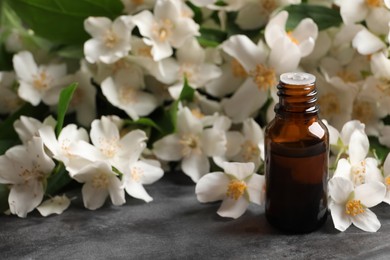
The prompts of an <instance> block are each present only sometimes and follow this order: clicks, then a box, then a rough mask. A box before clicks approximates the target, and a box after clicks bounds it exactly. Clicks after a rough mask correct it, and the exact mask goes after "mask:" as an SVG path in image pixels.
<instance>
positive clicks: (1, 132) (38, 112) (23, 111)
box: [0, 103, 49, 140]
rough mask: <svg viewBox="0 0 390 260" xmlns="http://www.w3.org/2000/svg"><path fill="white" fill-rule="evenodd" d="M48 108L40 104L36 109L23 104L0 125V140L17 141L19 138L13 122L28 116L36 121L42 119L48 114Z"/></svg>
mask: <svg viewBox="0 0 390 260" xmlns="http://www.w3.org/2000/svg"><path fill="white" fill-rule="evenodd" d="M48 112H49V111H48V107H47V106H45V105H43V104H40V105H38V106H36V107H34V106H32V105H31V104H29V103H26V104H24V105H23V106H22V107H21V108H20V109H19V110H18V111H16V112H15V113H13V114H12V115H10V116H9V117H8V118H7V119H6V120H4V121H3V122H2V123H1V124H0V140H3V139H7V140H18V139H19V137H18V135H17V134H16V132H15V129H14V122H15V121H16V120H17V119H19V117H20V116H22V115H24V116H29V117H34V118H38V119H43V118H44V117H45V116H46V115H47V114H48Z"/></svg>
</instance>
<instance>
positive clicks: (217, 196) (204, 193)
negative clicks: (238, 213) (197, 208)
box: [195, 172, 230, 203]
mask: <svg viewBox="0 0 390 260" xmlns="http://www.w3.org/2000/svg"><path fill="white" fill-rule="evenodd" d="M229 181H230V180H229V178H228V177H227V176H226V174H224V173H223V172H212V173H208V174H206V175H204V176H203V177H202V178H200V180H199V181H198V183H197V184H196V187H195V193H196V197H197V199H198V201H199V202H203V203H205V202H213V201H217V200H222V199H223V198H224V197H225V196H226V191H227V187H228V184H229Z"/></svg>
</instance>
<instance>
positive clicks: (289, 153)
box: [265, 73, 329, 233]
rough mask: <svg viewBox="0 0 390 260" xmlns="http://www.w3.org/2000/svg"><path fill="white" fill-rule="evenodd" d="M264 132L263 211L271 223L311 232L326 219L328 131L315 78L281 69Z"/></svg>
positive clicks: (289, 229) (289, 228)
mask: <svg viewBox="0 0 390 260" xmlns="http://www.w3.org/2000/svg"><path fill="white" fill-rule="evenodd" d="M277 88H278V96H279V103H278V104H277V105H276V106H275V113H276V115H275V118H274V119H273V120H272V121H271V122H270V123H269V125H268V126H267V128H266V130H265V177H266V204H265V214H266V217H267V220H268V222H270V223H271V224H272V225H273V226H275V227H277V228H279V229H282V230H284V231H287V232H292V233H305V232H310V231H313V230H315V229H316V228H318V227H319V226H321V224H322V223H324V222H325V220H326V217H327V178H328V156H329V141H328V140H329V135H328V130H327V129H326V126H325V125H324V124H323V123H322V122H321V120H320V119H319V117H318V106H317V104H316V101H317V91H316V87H315V77H314V76H313V75H311V74H308V73H285V74H283V75H281V76H280V82H279V85H278V86H277Z"/></svg>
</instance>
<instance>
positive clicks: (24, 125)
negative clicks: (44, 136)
mask: <svg viewBox="0 0 390 260" xmlns="http://www.w3.org/2000/svg"><path fill="white" fill-rule="evenodd" d="M56 123H57V122H56V121H55V119H54V118H52V117H48V118H46V119H45V120H44V121H43V123H42V122H41V121H39V120H37V119H35V118H33V117H27V116H20V118H19V119H17V120H15V122H14V129H15V131H16V133H17V134H18V136H19V139H20V140H21V141H22V143H23V144H26V143H27V142H28V141H30V140H31V139H32V138H33V137H34V136H35V137H39V129H40V128H42V127H44V126H49V127H51V128H52V129H53V128H54V127H55V125H56Z"/></svg>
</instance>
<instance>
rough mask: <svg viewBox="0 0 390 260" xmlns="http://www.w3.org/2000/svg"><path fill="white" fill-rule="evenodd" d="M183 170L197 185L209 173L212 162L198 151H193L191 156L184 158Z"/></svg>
mask: <svg viewBox="0 0 390 260" xmlns="http://www.w3.org/2000/svg"><path fill="white" fill-rule="evenodd" d="M181 169H182V170H183V172H184V173H185V174H186V175H188V176H190V177H191V179H192V181H193V182H195V183H196V182H198V180H199V179H200V178H201V177H202V176H203V175H205V174H206V173H208V172H209V170H210V162H209V159H208V158H207V156H206V155H203V154H200V153H198V152H197V151H191V153H190V154H189V155H187V156H186V157H184V158H183V160H182V162H181Z"/></svg>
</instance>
